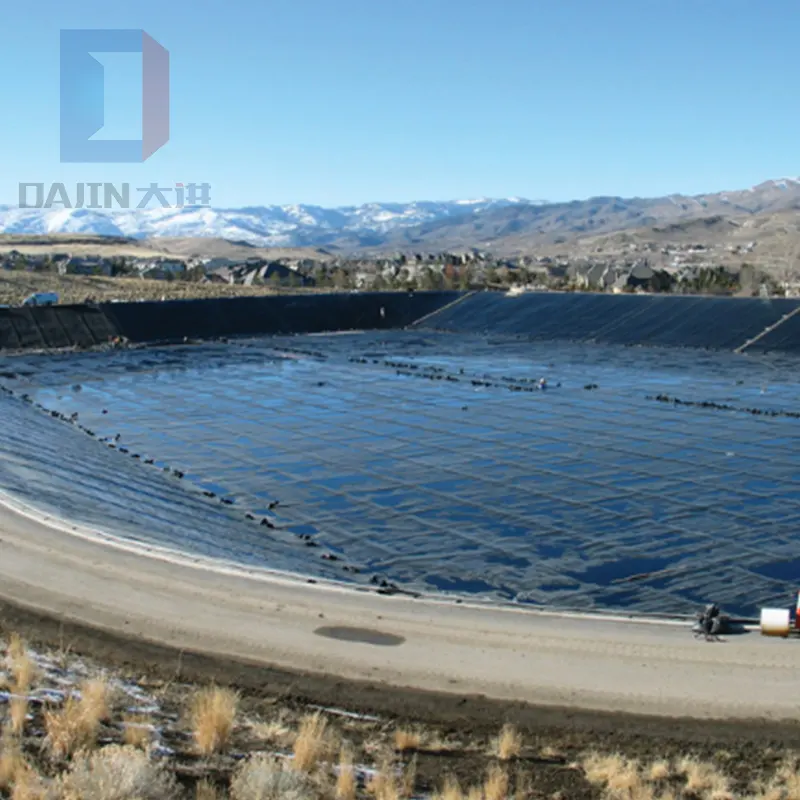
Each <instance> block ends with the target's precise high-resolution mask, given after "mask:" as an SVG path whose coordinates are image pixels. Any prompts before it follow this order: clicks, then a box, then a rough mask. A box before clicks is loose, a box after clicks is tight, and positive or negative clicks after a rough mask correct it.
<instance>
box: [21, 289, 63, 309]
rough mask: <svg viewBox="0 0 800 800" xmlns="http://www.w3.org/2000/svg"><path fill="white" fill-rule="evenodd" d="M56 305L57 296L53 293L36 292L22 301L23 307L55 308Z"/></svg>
mask: <svg viewBox="0 0 800 800" xmlns="http://www.w3.org/2000/svg"><path fill="white" fill-rule="evenodd" d="M57 304H58V295H57V294H56V293H55V292H36V294H32V295H30V297H26V298H25V299H24V300H23V301H22V305H24V306H55V305H57Z"/></svg>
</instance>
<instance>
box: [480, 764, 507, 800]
mask: <svg viewBox="0 0 800 800" xmlns="http://www.w3.org/2000/svg"><path fill="white" fill-rule="evenodd" d="M481 794H482V795H483V798H484V800H506V798H507V797H508V774H507V773H506V771H505V770H504V769H502V768H500V767H498V766H497V765H496V764H495V765H493V766H492V767H490V768H489V773H488V775H487V776H486V780H485V781H484V784H483V791H482V792H481Z"/></svg>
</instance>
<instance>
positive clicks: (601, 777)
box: [581, 753, 627, 786]
mask: <svg viewBox="0 0 800 800" xmlns="http://www.w3.org/2000/svg"><path fill="white" fill-rule="evenodd" d="M626 764H627V759H625V758H623V757H622V756H621V755H620V754H619V753H613V754H612V755H601V754H600V753H589V755H587V756H586V757H585V758H584V759H583V761H582V763H581V766H582V767H583V771H584V773H585V775H586V780H587V781H589V783H591V784H593V785H594V786H604V785H606V784H607V783H608V782H609V781H610V780H611V779H612V778H613V777H614V776H615V775H617V774H618V773H620V772H622V771H623V770H624V769H625V768H626Z"/></svg>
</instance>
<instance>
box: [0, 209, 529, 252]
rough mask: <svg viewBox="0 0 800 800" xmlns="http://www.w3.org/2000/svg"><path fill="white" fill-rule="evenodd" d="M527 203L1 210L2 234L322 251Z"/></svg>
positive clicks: (0, 224) (0, 229) (0, 230)
mask: <svg viewBox="0 0 800 800" xmlns="http://www.w3.org/2000/svg"><path fill="white" fill-rule="evenodd" d="M528 204H529V201H527V200H524V199H522V198H518V197H513V198H508V199H505V200H492V199H486V198H481V199H477V200H454V201H450V202H440V203H437V202H414V203H368V204H366V205H362V206H347V207H343V208H331V209H328V208H321V207H320V206H310V205H286V206H256V207H247V208H236V209H215V208H210V207H205V206H200V207H186V208H145V209H141V210H139V209H137V210H125V211H119V210H114V211H105V210H95V209H87V208H69V209H65V208H63V207H56V208H50V209H47V208H19V207H15V206H0V232H2V233H17V234H20V233H28V234H53V233H82V234H99V235H105V236H129V237H133V238H149V237H155V236H178V237H188V236H192V237H194V236H213V237H221V238H224V239H230V240H235V241H244V242H248V243H250V244H253V245H259V246H273V247H295V246H305V245H309V246H320V245H324V244H327V243H329V242H332V241H333V240H335V239H336V238H338V237H341V236H348V237H355V238H356V239H357V240H360V239H362V238H363V239H364V240H365V241H369V242H372V241H375V240H377V239H379V238H381V237H382V236H383V235H385V234H389V233H391V232H393V231H396V230H398V229H402V228H410V227H414V226H417V225H421V224H424V223H431V222H439V221H441V220H446V219H449V218H456V217H458V218H462V217H470V218H472V217H475V216H479V215H481V214H485V213H487V212H488V211H491V210H495V209H499V208H507V207H509V206H516V205H528Z"/></svg>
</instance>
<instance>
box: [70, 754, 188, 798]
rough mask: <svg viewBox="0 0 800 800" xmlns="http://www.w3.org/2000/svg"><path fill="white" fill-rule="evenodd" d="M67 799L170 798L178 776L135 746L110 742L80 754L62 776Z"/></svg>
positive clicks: (176, 788)
mask: <svg viewBox="0 0 800 800" xmlns="http://www.w3.org/2000/svg"><path fill="white" fill-rule="evenodd" d="M60 788H61V792H62V797H63V798H64V800H170V798H174V797H177V796H178V786H177V783H176V781H175V778H174V777H173V776H172V775H171V774H170V773H169V772H168V771H167V769H166V768H165V767H164V766H163V765H161V764H156V763H154V762H153V761H151V760H150V759H149V758H148V757H147V755H146V754H145V753H143V752H142V751H141V750H138V749H137V748H135V747H121V746H119V745H110V746H109V747H105V748H103V749H102V750H97V751H95V752H94V753H90V754H81V755H79V756H77V757H76V759H75V761H73V763H72V767H71V768H70V771H69V772H68V773H67V774H66V775H65V776H63V777H62V778H61V779H60Z"/></svg>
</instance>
